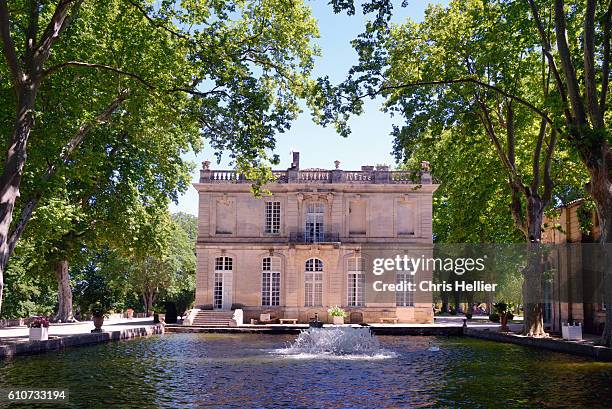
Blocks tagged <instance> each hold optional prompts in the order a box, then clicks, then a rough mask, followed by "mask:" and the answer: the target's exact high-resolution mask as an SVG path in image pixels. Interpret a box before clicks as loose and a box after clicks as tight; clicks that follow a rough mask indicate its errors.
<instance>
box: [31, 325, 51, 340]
mask: <svg viewBox="0 0 612 409" xmlns="http://www.w3.org/2000/svg"><path fill="white" fill-rule="evenodd" d="M48 339H49V328H47V327H38V328H30V341H46V340H48Z"/></svg>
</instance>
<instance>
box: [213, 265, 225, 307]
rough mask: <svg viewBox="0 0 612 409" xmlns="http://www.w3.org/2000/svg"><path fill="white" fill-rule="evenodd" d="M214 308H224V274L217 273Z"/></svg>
mask: <svg viewBox="0 0 612 409" xmlns="http://www.w3.org/2000/svg"><path fill="white" fill-rule="evenodd" d="M213 297H214V299H213V302H214V308H215V309H220V308H223V273H222V272H215V287H214V293H213Z"/></svg>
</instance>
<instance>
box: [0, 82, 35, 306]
mask: <svg viewBox="0 0 612 409" xmlns="http://www.w3.org/2000/svg"><path fill="white" fill-rule="evenodd" d="M36 91H37V89H36V86H34V85H32V84H24V85H23V86H22V87H20V89H19V90H18V96H17V115H16V118H15V124H14V127H13V135H12V137H11V141H10V146H9V148H8V151H7V155H6V159H5V161H4V168H3V170H2V174H1V175H0V311H2V293H3V290H4V272H5V271H6V266H7V264H8V260H9V257H10V255H11V253H12V251H13V248H14V243H13V244H12V245H11V243H9V235H10V227H11V222H12V221H13V212H14V210H15V202H16V200H17V198H18V197H19V187H20V186H21V177H22V175H23V167H24V165H25V162H26V146H27V143H28V139H29V137H30V132H31V131H32V127H33V126H34V114H33V111H34V100H35V97H36Z"/></svg>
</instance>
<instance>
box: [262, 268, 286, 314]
mask: <svg viewBox="0 0 612 409" xmlns="http://www.w3.org/2000/svg"><path fill="white" fill-rule="evenodd" d="M280 278H281V259H280V258H279V257H264V258H263V260H262V261H261V305H263V306H270V307H272V306H277V305H280Z"/></svg>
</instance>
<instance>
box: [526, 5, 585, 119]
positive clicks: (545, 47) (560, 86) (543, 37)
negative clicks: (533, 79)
mask: <svg viewBox="0 0 612 409" xmlns="http://www.w3.org/2000/svg"><path fill="white" fill-rule="evenodd" d="M527 1H528V3H529V6H530V8H531V12H532V14H533V19H534V20H535V23H536V27H537V29H538V32H539V33H540V42H541V45H542V52H543V53H544V55H545V56H546V60H547V61H548V66H549V68H550V71H551V72H552V74H553V76H554V77H555V82H556V84H557V90H558V91H559V94H560V95H561V100H562V101H563V103H564V114H565V118H566V121H567V122H568V123H569V124H571V123H572V122H574V119H573V117H572V113H571V111H570V110H569V104H568V100H567V91H566V89H565V84H564V83H563V79H562V78H561V73H560V72H559V69H558V68H557V64H556V63H555V58H554V56H553V54H552V47H551V45H550V40H549V39H548V35H547V34H546V30H544V25H543V24H542V20H541V19H540V14H539V12H538V7H537V5H536V4H535V2H534V1H533V0H527ZM549 123H550V122H549Z"/></svg>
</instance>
